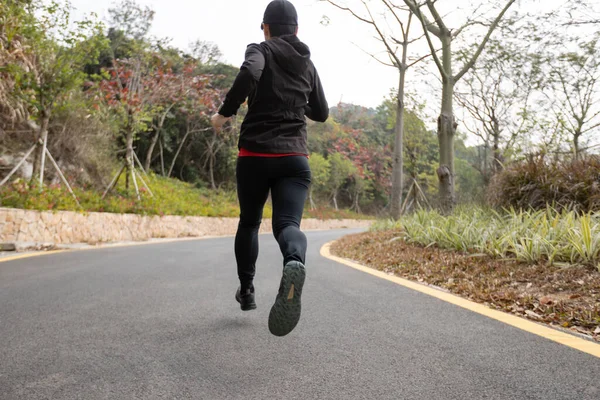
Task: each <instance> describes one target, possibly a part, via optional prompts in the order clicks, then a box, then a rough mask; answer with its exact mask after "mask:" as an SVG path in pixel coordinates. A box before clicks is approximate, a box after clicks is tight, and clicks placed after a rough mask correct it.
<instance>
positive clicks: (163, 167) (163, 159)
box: [158, 140, 165, 176]
mask: <svg viewBox="0 0 600 400" xmlns="http://www.w3.org/2000/svg"><path fill="white" fill-rule="evenodd" d="M158 147H159V148H160V173H161V175H162V176H165V155H164V151H163V141H162V140H160V141H159V142H158Z"/></svg>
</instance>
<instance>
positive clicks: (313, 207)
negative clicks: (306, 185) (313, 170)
mask: <svg viewBox="0 0 600 400" xmlns="http://www.w3.org/2000/svg"><path fill="white" fill-rule="evenodd" d="M308 200H309V201H310V210H311V211H313V210H315V209H316V208H317V207H315V202H314V200H313V189H312V185H311V187H310V189H309V190H308Z"/></svg>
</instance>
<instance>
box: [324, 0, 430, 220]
mask: <svg viewBox="0 0 600 400" xmlns="http://www.w3.org/2000/svg"><path fill="white" fill-rule="evenodd" d="M325 1H327V2H328V3H330V4H332V5H333V6H335V7H337V8H339V9H341V10H343V11H346V12H348V13H350V14H351V15H352V16H354V17H355V18H356V19H357V20H359V21H361V22H363V23H366V24H368V25H370V26H371V27H372V28H373V29H374V30H375V32H376V33H377V37H378V38H379V39H380V40H381V42H382V43H383V45H384V47H385V50H386V52H387V55H388V58H389V62H385V61H382V60H380V59H378V58H377V57H376V56H375V55H372V54H371V56H372V57H373V58H375V59H376V60H377V61H379V62H380V63H382V64H385V65H388V66H390V67H393V68H396V69H397V70H398V76H399V82H398V91H397V94H396V101H397V103H396V123H395V127H394V156H393V169H392V190H391V207H390V213H391V216H392V218H394V219H398V218H399V217H400V208H401V203H402V191H403V184H404V178H403V158H402V155H403V151H402V146H403V138H402V135H403V132H404V108H405V104H404V93H405V84H406V71H407V70H408V69H409V68H410V67H412V66H413V65H414V64H416V63H418V62H419V61H421V60H422V58H419V59H416V60H409V55H408V46H409V44H411V43H413V42H415V41H416V40H418V38H412V37H411V35H410V28H411V22H412V16H413V14H412V13H410V12H409V11H408V10H403V9H402V8H400V7H398V6H396V5H394V4H393V2H392V1H390V0H380V3H381V4H380V7H381V8H382V10H383V11H385V13H386V14H388V15H389V17H390V19H391V20H393V21H394V23H395V24H397V28H396V32H394V30H392V31H391V32H390V30H389V29H386V27H387V26H389V20H387V19H383V20H377V19H375V18H374V12H372V11H371V7H370V6H369V4H368V3H367V1H365V0H360V2H361V3H362V5H363V6H364V8H365V13H364V14H363V13H359V12H358V11H355V10H353V9H352V8H349V7H346V6H343V5H341V4H340V3H338V2H337V1H333V0H325ZM371 4H372V3H371ZM398 29H399V30H398Z"/></svg>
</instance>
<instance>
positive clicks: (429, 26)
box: [404, 0, 516, 212]
mask: <svg viewBox="0 0 600 400" xmlns="http://www.w3.org/2000/svg"><path fill="white" fill-rule="evenodd" d="M515 1H516V0H508V1H506V4H505V5H504V7H503V8H502V9H501V10H500V12H499V13H498V14H497V16H496V17H495V18H494V19H492V20H491V21H490V20H486V19H484V18H483V17H480V18H479V19H478V17H475V18H472V19H471V18H469V20H468V21H467V22H466V23H465V24H464V25H462V26H461V27H459V28H458V29H456V30H452V29H450V28H449V27H448V25H447V21H444V17H442V15H441V14H440V12H439V11H438V9H437V8H436V1H435V0H425V1H423V2H422V3H420V2H418V1H417V0H404V4H406V5H407V6H408V7H409V8H410V11H411V12H412V13H413V14H414V15H415V16H416V17H417V18H418V19H419V21H420V22H421V25H422V26H423V32H424V33H425V37H426V39H427V43H428V45H429V49H430V52H431V55H432V56H433V59H434V61H435V65H436V66H437V69H438V70H439V73H440V76H441V80H442V106H441V112H440V116H439V117H438V121H437V122H438V129H437V131H438V141H439V146H440V167H439V168H438V171H437V174H438V179H439V193H440V201H441V207H442V210H444V211H445V212H450V211H451V210H452V209H453V208H454V204H455V190H454V181H455V173H454V135H455V133H456V128H457V123H456V119H455V116H454V106H453V99H454V87H455V85H456V82H458V81H459V80H460V79H461V78H462V77H463V76H464V75H465V74H466V73H467V72H468V71H469V70H470V69H471V68H472V67H473V66H474V65H475V62H476V61H477V58H479V56H480V55H481V53H482V52H483V50H484V48H485V46H486V44H487V42H488V40H489V39H490V37H491V35H492V33H493V32H494V30H495V29H496V27H498V25H499V23H500V21H501V20H502V18H503V17H504V14H506V12H507V11H508V9H509V8H510V7H511V6H512V5H513V4H514V3H515ZM423 8H426V9H427V10H428V13H429V15H430V16H427V15H426V13H425V11H424V10H423ZM477 14H478V12H477V11H476V10H475V12H473V13H472V15H477ZM445 19H448V18H445ZM473 25H483V26H485V27H486V28H487V32H486V34H485V36H484V37H483V38H482V39H481V41H479V45H478V46H477V48H476V50H475V52H474V53H473V54H472V55H471V56H470V57H467V58H466V60H465V62H464V63H463V65H462V67H461V68H460V69H459V71H458V73H456V74H455V73H454V69H453V58H454V57H453V56H454V55H455V54H454V52H453V50H452V43H453V41H454V40H455V39H456V37H457V36H459V35H460V34H461V33H462V32H463V31H464V30H465V29H467V28H469V27H471V26H473ZM432 35H433V36H435V37H436V38H437V39H438V40H439V41H440V42H441V44H442V58H441V59H440V57H438V55H437V50H436V47H435V45H434V43H433V39H432Z"/></svg>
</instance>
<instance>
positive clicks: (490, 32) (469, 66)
mask: <svg viewBox="0 0 600 400" xmlns="http://www.w3.org/2000/svg"><path fill="white" fill-rule="evenodd" d="M515 1H516V0H509V1H508V3H506V6H504V8H503V9H502V11H501V12H500V14H498V16H497V17H496V19H495V20H494V22H493V23H492V25H491V26H490V28H489V29H488V32H487V34H486V35H485V38H484V39H483V41H482V42H481V43H480V44H479V48H478V49H477V51H476V52H475V54H473V57H472V58H471V60H469V61H468V62H467V63H466V64H465V65H464V66H463V68H462V70H461V71H460V72H459V73H458V75H456V76H455V77H454V82H458V81H459V80H460V78H462V77H463V75H464V74H466V73H467V71H469V69H471V67H473V65H475V62H476V61H477V58H478V57H479V55H480V54H481V52H482V51H483V48H484V47H485V45H486V44H487V42H488V40H489V39H490V36H492V33H493V32H494V30H495V29H496V27H497V26H498V24H499V23H500V20H501V19H502V17H503V16H504V14H506V12H507V11H508V9H509V8H510V6H512V5H513V3H514V2H515Z"/></svg>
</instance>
